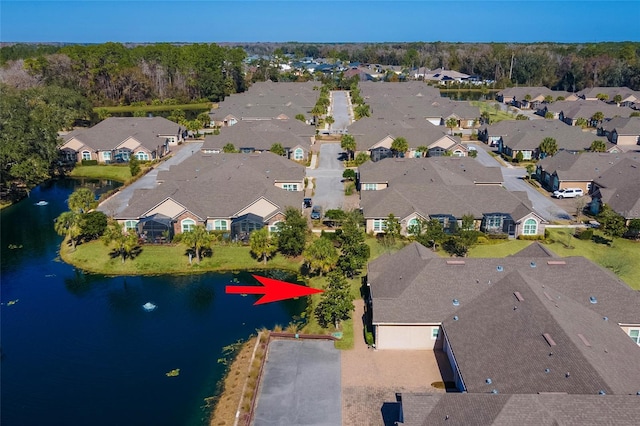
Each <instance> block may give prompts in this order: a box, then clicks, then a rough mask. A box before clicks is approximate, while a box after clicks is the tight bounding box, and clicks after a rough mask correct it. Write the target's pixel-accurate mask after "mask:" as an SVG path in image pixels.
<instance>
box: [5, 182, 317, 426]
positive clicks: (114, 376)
mask: <svg viewBox="0 0 640 426" xmlns="http://www.w3.org/2000/svg"><path fill="white" fill-rule="evenodd" d="M81 184H83V185H90V186H92V187H93V189H94V190H96V191H97V192H100V191H104V190H107V189H109V188H110V185H108V184H106V185H105V184H104V182H102V183H100V182H95V181H94V182H91V181H84V182H79V181H77V180H72V179H64V180H58V181H53V182H50V183H48V184H46V185H43V186H41V187H38V188H36V189H34V191H33V192H32V194H31V197H30V198H29V199H26V200H23V201H22V202H20V203H18V204H16V205H14V206H12V207H9V208H7V209H4V210H3V211H2V212H1V216H0V220H1V231H2V234H1V246H0V253H1V260H2V268H1V276H0V278H1V281H0V300H1V302H2V306H0V313H1V321H2V322H1V323H0V324H1V327H2V329H1V331H2V334H1V343H0V344H1V346H2V360H1V365H0V368H1V398H2V400H1V407H2V409H1V417H0V419H1V423H2V425H6V426H11V425H20V426H26V425H42V424H48V425H88V424H91V425H149V424H153V425H200V424H203V423H205V422H206V418H207V416H208V414H209V413H208V410H207V409H206V408H204V398H206V397H208V396H212V395H214V394H215V391H216V384H217V382H218V381H219V380H220V379H221V378H222V375H223V374H224V365H223V364H221V363H218V359H219V358H220V357H221V356H222V348H223V347H224V346H226V345H229V344H231V343H234V342H235V341H237V340H238V339H243V338H246V337H248V336H249V335H250V334H251V333H254V332H255V330H256V329H257V328H260V327H263V326H264V327H273V326H274V325H275V324H283V325H286V324H287V323H289V322H290V321H291V320H292V318H294V317H295V316H296V315H299V314H300V313H301V312H302V311H303V310H304V303H305V302H304V301H303V300H298V301H288V302H279V303H270V304H266V305H259V306H253V302H254V301H255V300H256V298H255V297H253V296H249V297H241V296H238V295H226V294H225V293H224V286H225V285H227V284H230V283H232V282H234V283H235V282H237V283H251V284H253V283H254V280H253V278H251V277H250V276H249V274H248V273H240V274H231V273H229V274H202V275H190V276H154V277H106V276H102V275H95V274H85V273H83V272H82V271H79V270H76V269H75V268H73V267H72V266H70V265H67V264H65V263H63V262H61V261H60V260H59V259H58V253H57V252H58V247H59V244H60V242H61V237H59V236H58V235H56V234H55V232H54V231H53V226H52V224H53V220H54V219H55V218H56V217H57V216H58V215H59V214H60V213H61V212H62V211H64V210H66V208H67V207H66V199H67V198H68V196H69V194H70V193H71V192H72V191H73V190H74V189H75V188H76V187H77V186H79V185H81ZM41 200H44V201H47V202H48V203H49V204H48V205H46V206H37V205H35V203H36V202H38V201H41ZM276 273H277V272H274V273H273V274H276ZM265 275H267V274H265ZM280 278H282V279H286V278H287V277H284V276H282V275H280ZM146 302H151V303H153V304H155V305H157V308H156V309H155V310H154V311H152V312H147V311H145V310H144V309H143V308H142V305H143V304H145V303H146ZM176 368H179V369H180V375H179V376H177V377H167V376H166V374H165V373H167V372H169V371H171V370H173V369H176Z"/></svg>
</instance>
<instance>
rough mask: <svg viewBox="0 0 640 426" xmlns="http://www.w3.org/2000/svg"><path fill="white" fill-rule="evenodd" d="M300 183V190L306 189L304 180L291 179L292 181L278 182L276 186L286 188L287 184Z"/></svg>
mask: <svg viewBox="0 0 640 426" xmlns="http://www.w3.org/2000/svg"><path fill="white" fill-rule="evenodd" d="M292 184H293V185H298V191H304V181H298V182H296V181H291V182H276V183H275V186H276V187H278V188H280V189H284V186H285V185H292Z"/></svg>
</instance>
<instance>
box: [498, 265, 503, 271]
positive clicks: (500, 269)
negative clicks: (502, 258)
mask: <svg viewBox="0 0 640 426" xmlns="http://www.w3.org/2000/svg"><path fill="white" fill-rule="evenodd" d="M496 271H498V272H502V271H504V268H503V267H502V266H500V265H498V266H496Z"/></svg>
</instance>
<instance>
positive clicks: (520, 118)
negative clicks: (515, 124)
mask: <svg viewBox="0 0 640 426" xmlns="http://www.w3.org/2000/svg"><path fill="white" fill-rule="evenodd" d="M545 118H546V115H545ZM551 118H553V115H552V116H551ZM528 119H529V117H527V116H526V115H524V114H518V115H516V120H528Z"/></svg>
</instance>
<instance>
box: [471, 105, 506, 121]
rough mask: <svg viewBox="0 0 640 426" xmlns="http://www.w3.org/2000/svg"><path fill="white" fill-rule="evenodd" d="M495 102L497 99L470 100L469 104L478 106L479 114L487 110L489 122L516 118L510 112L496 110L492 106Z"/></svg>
mask: <svg viewBox="0 0 640 426" xmlns="http://www.w3.org/2000/svg"><path fill="white" fill-rule="evenodd" d="M496 102H497V101H471V105H473V106H477V107H478V108H480V114H482V113H483V112H485V111H487V112H489V118H490V119H491V123H497V122H498V121H502V120H515V119H516V117H515V116H514V115H513V114H511V113H508V112H505V111H502V110H499V111H496V109H495V108H494V107H493V105H494V104H495V103H496Z"/></svg>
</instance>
